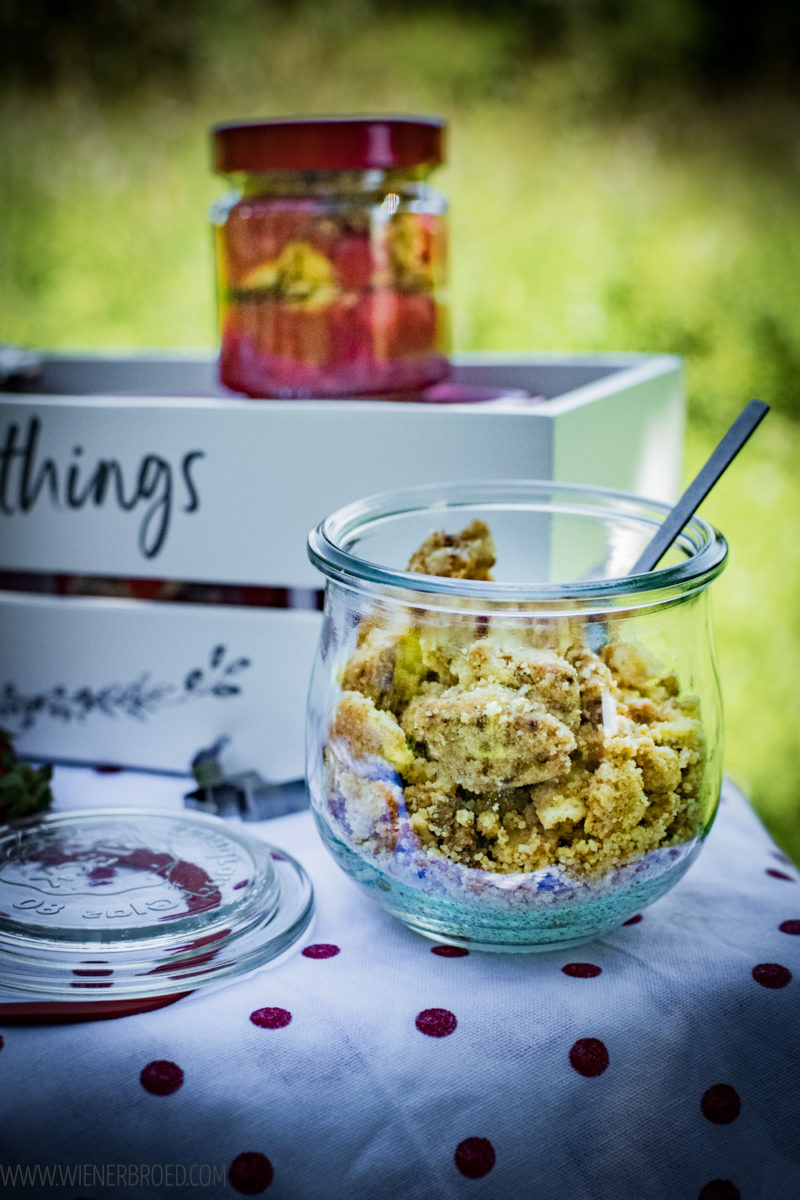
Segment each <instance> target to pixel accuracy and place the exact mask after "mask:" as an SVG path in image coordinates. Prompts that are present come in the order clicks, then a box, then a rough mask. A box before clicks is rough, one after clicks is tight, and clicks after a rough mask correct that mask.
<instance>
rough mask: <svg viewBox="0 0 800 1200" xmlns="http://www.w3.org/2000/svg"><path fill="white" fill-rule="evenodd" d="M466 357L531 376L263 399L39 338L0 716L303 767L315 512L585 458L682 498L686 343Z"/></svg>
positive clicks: (5, 534) (26, 417) (68, 748)
mask: <svg viewBox="0 0 800 1200" xmlns="http://www.w3.org/2000/svg"><path fill="white" fill-rule="evenodd" d="M454 378H455V380H456V381H457V382H461V383H465V384H468V385H477V386H488V387H492V388H496V389H501V390H502V389H522V390H524V391H525V392H527V393H529V394H530V395H531V396H532V397H538V399H530V400H528V399H522V398H518V397H516V398H509V399H507V400H498V401H492V402H486V403H484V402H472V403H448V404H430V403H417V402H408V401H398V400H386V399H374V400H373V399H359V400H339V401H334V400H327V401H322V400H309V401H301V400H269V401H255V400H245V399H239V398H235V397H231V396H228V395H225V394H223V392H222V391H221V389H220V388H219V387H218V386H217V384H216V382H215V363H214V360H213V358H211V357H210V356H201V355H174V354H173V355H148V356H140V357H136V358H123V357H119V356H108V357H98V356H87V355H85V356H74V355H72V356H70V355H49V356H45V357H44V359H43V370H42V374H41V377H40V378H39V379H38V380H37V381H36V384H35V387H36V391H26V392H17V393H5V394H4V395H3V396H2V397H0V572H2V573H3V574H2V577H0V589H2V590H0V619H2V640H0V725H3V726H5V727H6V728H8V729H10V730H11V731H12V733H14V735H15V742H16V745H17V746H18V748H19V750H20V752H21V753H23V754H25V755H28V756H30V757H34V756H36V757H42V758H51V759H56V760H66V761H106V762H116V763H120V764H125V765H135V766H143V767H149V768H151V769H159V770H168V771H185V770H186V769H187V768H188V766H189V764H190V762H191V759H192V757H193V756H194V754H195V752H196V751H197V750H199V749H200V748H201V747H203V746H206V745H209V744H211V743H212V742H214V741H215V740H216V739H217V738H218V737H219V736H221V735H227V736H228V737H229V738H230V742H229V748H228V751H227V758H226V764H228V765H229V766H230V768H231V769H232V770H244V769H247V768H256V769H257V770H259V771H260V772H261V773H262V775H264V777H265V778H267V779H270V780H275V781H280V780H287V779H292V778H296V777H299V776H300V775H302V771H303V723H304V706H305V693H306V687H307V682H308V676H309V673H310V668H311V661H312V658H313V654H314V648H315V645H316V639H317V635H318V630H319V622H320V615H319V612H318V611H316V610H315V609H314V608H313V596H314V589H318V588H319V587H320V584H321V581H320V579H319V577H318V576H317V575H316V573H315V571H314V570H313V568H312V567H311V565H310V564H309V562H308V560H307V557H306V552H305V540H306V535H307V533H308V531H309V529H310V528H311V527H312V526H313V525H315V524H316V523H317V522H318V521H319V520H320V519H321V518H322V517H324V516H326V515H327V514H328V513H329V512H330V511H332V510H333V509H335V508H338V507H340V506H341V505H342V504H345V503H348V502H349V501H352V500H355V499H357V498H359V497H360V496H364V495H368V494H370V493H372V492H377V491H383V490H385V489H388V488H393V487H399V486H405V485H410V484H414V483H425V482H435V481H436V480H437V479H441V480H457V479H458V480H463V479H477V478H508V479H512V478H539V479H556V480H561V481H564V482H567V481H582V482H587V483H594V484H601V485H607V486H613V487H618V488H622V489H625V490H628V491H633V492H636V493H638V494H641V495H646V496H650V497H653V498H654V499H662V500H667V501H671V500H673V499H674V498H675V496H676V494H677V489H678V485H679V481H680V475H681V468H682V446H683V423H684V396H683V384H682V372H681V364H680V361H679V360H678V359H676V358H674V357H672V356H666V355H663V356H661V355H659V356H654V355H614V356H593V357H588V356H574V357H569V358H564V357H561V356H558V357H556V356H551V357H542V356H524V357H516V358H514V359H513V360H512V359H509V358H504V357H501V356H486V355H477V356H469V357H468V356H462V357H460V358H457V359H456V362H455V367H454ZM56 575H67V576H71V577H74V576H80V577H90V578H92V579H94V578H96V577H102V578H108V577H119V578H122V579H126V578H131V577H133V578H137V579H142V578H150V579H162V580H174V581H199V582H202V583H210V584H217V585H226V586H227V587H228V588H230V585H246V586H247V587H249V588H251V589H252V588H254V587H269V588H278V589H289V591H288V592H286V593H282V594H283V595H284V597H285V596H286V595H288V596H289V597H290V598H291V597H294V598H295V599H296V598H298V597H299V599H300V603H301V604H305V607H301V608H295V609H292V608H279V607H248V606H242V605H238V604H213V603H202V604H198V603H178V602H169V603H168V602H163V601H146V600H131V599H119V598H114V597H99V596H75V595H53V594H42V588H44V589H47V588H48V587H49V586H50V581H52V579H53V577H54V576H56Z"/></svg>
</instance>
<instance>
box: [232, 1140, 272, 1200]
mask: <svg viewBox="0 0 800 1200" xmlns="http://www.w3.org/2000/svg"><path fill="white" fill-rule="evenodd" d="M274 1173H275V1172H274V1171H273V1169H272V1163H271V1162H270V1161H269V1159H268V1158H267V1156H266V1154H259V1153H258V1151H256V1150H249V1151H246V1152H245V1153H244V1154H237V1156H236V1158H235V1159H234V1160H233V1162H232V1163H231V1165H230V1167H229V1169H228V1180H229V1181H230V1185H231V1187H232V1188H235V1190H236V1191H237V1192H241V1194H242V1195H243V1196H258V1195H260V1193H261V1192H265V1191H266V1190H267V1188H268V1187H269V1185H270V1184H271V1183H272V1177H273V1175H274Z"/></svg>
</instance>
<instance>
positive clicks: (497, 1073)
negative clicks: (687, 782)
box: [0, 768, 800, 1200]
mask: <svg viewBox="0 0 800 1200" xmlns="http://www.w3.org/2000/svg"><path fill="white" fill-rule="evenodd" d="M55 782H56V794H57V796H58V798H59V806H61V807H69V806H70V805H71V804H73V803H78V802H80V803H83V804H86V803H89V804H98V805H99V804H114V803H118V802H119V803H131V802H133V803H136V802H138V803H140V804H145V805H152V804H154V803H156V804H158V803H161V804H164V805H168V806H172V807H179V806H180V797H181V795H182V793H183V791H185V790H186V785H185V781H183V780H175V779H167V778H160V779H158V778H155V777H153V778H151V777H147V776H141V775H138V776H137V775H133V774H130V773H124V774H122V775H116V776H115V775H111V774H102V775H101V774H93V773H92V772H89V771H80V770H67V769H65V768H59V770H58V771H57V773H56V781H55ZM248 828H249V829H251V830H254V831H255V832H257V833H261V834H263V836H265V837H266V838H268V840H269V841H270V842H272V843H274V844H277V845H279V846H281V847H283V848H284V849H286V850H287V851H288V852H289V853H291V854H293V855H294V856H295V857H296V858H298V859H299V860H300V862H301V863H302V864H303V865H304V866H305V868H306V870H307V871H308V873H309V875H310V876H311V879H312V881H313V884H314V888H315V893H316V901H317V915H316V918H315V923H314V925H313V926H312V927H311V930H310V931H309V932H308V934H307V936H305V937H304V938H303V939H302V940H301V942H300V943H299V944H298V946H297V948H296V951H295V952H294V953H293V954H292V955H291V956H290V957H289V958H287V959H285V960H283V961H282V962H280V963H279V964H277V965H275V966H273V967H270V968H267V969H263V970H261V971H260V972H258V973H256V974H255V975H252V976H250V977H247V978H245V979H242V980H239V981H238V982H234V983H232V984H230V985H229V986H228V987H225V988H223V989H220V990H216V991H209V992H207V993H205V994H203V993H200V992H198V993H195V994H194V995H189V996H187V997H185V998H183V999H181V1000H179V1001H177V1002H176V1003H174V1004H171V1005H169V1006H168V1007H165V1008H161V1009H159V1010H157V1011H153V1012H148V1013H142V1014H138V1015H133V1016H127V1017H124V1018H122V1019H118V1020H106V1021H95V1022H84V1023H72V1024H58V1025H52V1024H51V1025H45V1024H30V1025H21V1024H12V1023H7V1024H3V1022H2V1017H1V1016H0V1031H2V1039H1V1041H0V1089H1V1090H0V1095H2V1107H3V1114H4V1115H3V1119H2V1122H0V1195H2V1196H3V1197H6V1196H9V1197H16V1196H19V1197H25V1198H27V1197H30V1198H34V1197H46V1198H47V1200H51V1198H53V1197H64V1198H68V1200H101V1198H103V1200H105V1198H113V1200H127V1198H129V1197H131V1198H136V1200H139V1198H148V1197H164V1196H176V1197H181V1198H185V1200H189V1198H192V1200H193V1198H195V1197H198V1198H200V1197H202V1198H208V1197H215V1198H216V1197H224V1196H230V1197H237V1196H260V1195H264V1196H267V1197H270V1198H271V1197H274V1198H275V1200H317V1198H319V1200H362V1198H363V1200H393V1198H397V1200H400V1198H401V1197H402V1200H462V1198H467V1200H532V1198H535V1197H538V1196H552V1197H563V1198H564V1200H798V1198H800V872H798V870H797V869H796V868H795V867H794V866H793V865H792V864H791V863H790V862H789V861H788V860H787V859H786V858H785V857H784V856H783V855H782V854H781V853H780V851H779V850H778V849H777V848H776V846H775V845H774V844H773V843H772V841H771V840H770V838H769V837H768V836H767V834H766V833H765V831H764V829H763V828H762V826H761V824H760V823H759V821H758V820H757V818H756V817H755V815H754V814H753V812H752V810H751V808H750V806H749V805H748V803H747V801H746V800H745V798H744V797H743V796H742V795H741V794H740V793H739V792H738V791H737V790H736V789H735V788H734V787H733V786H732V785H730V784H726V786H725V790H724V795H723V802H722V805H721V808H720V813H719V816H718V818H717V823H716V825H715V826H714V829H713V830H712V833H711V835H710V837H709V839H708V842H707V845H706V846H705V848H704V850H703V852H702V854H701V856H700V858H699V860H698V861H697V863H696V864H695V865H694V866H693V867H692V869H691V870H690V871H689V873H688V874H687V875H686V876H685V877H684V879H683V880H681V882H680V883H679V884H678V885H677V886H676V887H675V889H674V890H673V891H672V892H671V893H669V894H668V895H667V896H666V897H664V898H663V899H662V900H660V901H658V903H656V904H655V905H653V906H652V907H651V908H649V909H647V910H645V911H644V912H643V913H642V914H640V916H639V917H635V918H633V919H632V920H630V921H628V922H627V923H626V925H624V926H623V927H621V928H620V929H618V930H617V931H616V932H615V933H613V934H612V935H610V936H608V937H605V938H603V939H602V940H600V941H597V942H595V943H593V944H591V945H587V946H583V947H581V948H580V949H579V950H571V951H564V952H558V951H555V952H551V953H548V954H546V955H534V956H519V957H517V956H499V955H498V956H491V955H484V954H478V953H467V952H466V951H464V950H461V949H455V948H452V947H447V946H437V945H435V944H433V943H431V942H428V941H426V940H425V939H423V938H421V937H419V936H417V935H415V934H413V933H411V932H410V931H407V930H406V929H404V928H403V927H402V926H401V925H399V924H397V923H395V922H394V921H393V920H392V919H391V918H390V917H388V916H386V915H385V914H384V913H383V912H382V911H381V910H380V909H379V908H378V907H377V906H373V905H372V904H371V903H370V901H369V900H368V898H366V897H364V896H362V894H361V892H360V891H359V890H357V888H356V887H355V885H354V884H352V883H351V882H350V881H349V880H348V879H347V878H346V877H345V876H344V875H343V874H342V873H341V872H340V871H339V869H338V868H337V867H336V866H335V865H334V864H333V863H332V861H330V860H329V858H328V856H327V854H326V851H325V850H324V849H323V847H322V844H321V842H320V840H319V838H318V836H317V834H316V832H315V830H314V827H313V823H312V821H311V818H310V815H309V814H308V813H307V812H300V813H294V814H292V815H290V816H285V817H281V818H279V819H277V820H274V821H271V822H264V823H261V824H259V825H250V826H248Z"/></svg>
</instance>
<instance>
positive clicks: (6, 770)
mask: <svg viewBox="0 0 800 1200" xmlns="http://www.w3.org/2000/svg"><path fill="white" fill-rule="evenodd" d="M52 774H53V768H52V767H50V766H47V767H38V768H37V767H32V766H30V765H29V764H28V763H23V762H20V761H19V760H18V758H17V756H16V754H15V753H14V748H13V746H12V744H11V736H10V734H8V733H7V732H6V731H5V729H0V822H4V821H13V820H15V819H16V818H17V817H27V816H30V815H31V814H32V813H35V812H42V811H43V810H44V809H46V808H49V807H50V805H51V804H52V802H53V794H52V792H51V791H50V779H51V777H52Z"/></svg>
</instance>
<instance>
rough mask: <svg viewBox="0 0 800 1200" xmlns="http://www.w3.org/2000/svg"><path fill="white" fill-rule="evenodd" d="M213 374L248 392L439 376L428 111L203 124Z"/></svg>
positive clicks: (387, 386) (326, 391)
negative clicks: (211, 237)
mask: <svg viewBox="0 0 800 1200" xmlns="http://www.w3.org/2000/svg"><path fill="white" fill-rule="evenodd" d="M213 152H214V166H215V169H216V170H217V171H218V172H219V173H221V174H222V175H224V176H225V177H226V178H227V179H228V181H229V183H230V184H231V192H230V193H229V195H228V196H226V197H225V198H224V199H223V200H221V201H220V202H219V203H218V204H217V205H215V206H214V208H213V210H212V221H213V224H214V228H215V236H216V254H217V284H218V301H219V315H220V364H219V370H220V379H221V382H222V383H223V384H224V385H225V386H227V387H228V388H230V389H232V390H233V391H236V392H243V393H245V394H246V395H249V396H254V397H287V398H291V397H315V396H319V397H341V396H345V397H346V396H359V395H365V394H373V395H375V394H383V393H392V394H395V395H402V394H403V393H412V394H413V393H414V392H417V391H419V390H421V389H424V388H425V387H427V386H428V385H430V384H433V383H436V382H437V381H439V380H441V379H442V378H444V377H445V376H446V374H447V371H448V361H447V352H448V349H449V320H448V308H447V297H446V254H447V230H446V220H447V202H446V200H445V198H444V196H443V195H442V194H441V193H440V192H438V191H437V190H436V189H435V188H434V187H432V185H431V183H430V175H431V173H432V172H433V170H434V169H435V168H436V167H437V166H439V165H440V164H441V162H442V161H443V157H444V124H443V122H442V121H441V120H440V119H439V118H437V117H400V116H391V117H382V116H348V117H315V118H308V117H304V118H296V119H283V120H268V121H255V122H244V123H241V122H240V123H235V124H227V125H220V126H217V127H216V128H215V129H214V131H213Z"/></svg>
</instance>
